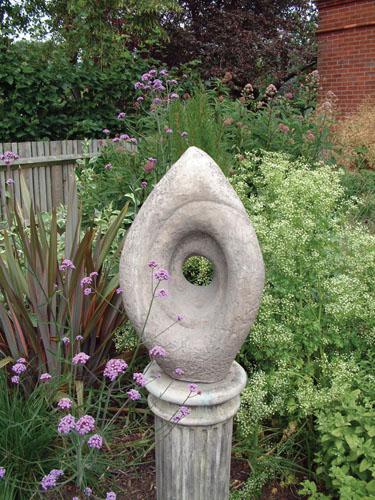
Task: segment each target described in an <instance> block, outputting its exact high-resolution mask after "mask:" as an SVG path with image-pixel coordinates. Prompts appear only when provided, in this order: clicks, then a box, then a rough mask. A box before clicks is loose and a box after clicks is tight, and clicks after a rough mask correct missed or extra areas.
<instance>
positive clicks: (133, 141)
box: [129, 137, 138, 144]
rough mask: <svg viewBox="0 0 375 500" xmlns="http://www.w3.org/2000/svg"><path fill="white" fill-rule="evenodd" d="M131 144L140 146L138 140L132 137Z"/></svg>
mask: <svg viewBox="0 0 375 500" xmlns="http://www.w3.org/2000/svg"><path fill="white" fill-rule="evenodd" d="M129 142H131V143H132V144H138V139H136V138H135V137H130V139H129Z"/></svg>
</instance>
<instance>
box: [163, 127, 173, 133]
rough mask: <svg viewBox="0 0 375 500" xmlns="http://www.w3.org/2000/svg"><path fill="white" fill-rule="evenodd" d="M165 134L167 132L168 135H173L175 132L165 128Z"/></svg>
mask: <svg viewBox="0 0 375 500" xmlns="http://www.w3.org/2000/svg"><path fill="white" fill-rule="evenodd" d="M164 132H165V133H166V134H173V130H172V129H171V128H170V127H165V128H164Z"/></svg>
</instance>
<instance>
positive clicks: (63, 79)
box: [0, 40, 149, 142]
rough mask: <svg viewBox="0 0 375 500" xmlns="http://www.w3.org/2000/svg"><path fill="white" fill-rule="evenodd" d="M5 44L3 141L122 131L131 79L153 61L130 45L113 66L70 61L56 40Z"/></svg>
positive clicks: (0, 83) (0, 85)
mask: <svg viewBox="0 0 375 500" xmlns="http://www.w3.org/2000/svg"><path fill="white" fill-rule="evenodd" d="M0 45H1V40H0ZM1 48H2V50H0V113H1V116H2V120H1V123H0V140H1V141H2V142H13V141H19V142H20V141H27V140H29V141H30V140H40V139H53V140H58V139H67V138H83V137H96V138H97V137H100V134H101V131H102V129H103V128H104V127H108V128H111V129H112V130H118V131H119V130H120V125H121V123H120V122H119V120H117V115H118V112H120V111H123V110H124V108H125V107H127V108H129V109H131V105H132V103H133V97H134V87H133V82H134V80H135V78H136V75H137V74H139V73H140V72H142V71H143V70H144V69H146V67H147V65H148V64H149V61H146V60H144V59H142V58H141V57H139V56H138V55H136V54H133V53H131V52H130V51H127V50H122V51H121V52H120V53H119V54H118V56H117V58H116V60H115V61H114V62H113V64H111V65H110V66H106V67H101V66H100V65H97V64H95V63H94V62H93V61H92V60H86V61H78V62H77V63H76V64H72V61H71V60H70V59H69V56H68V55H67V54H66V53H65V52H64V51H63V50H62V48H61V47H59V46H58V45H55V44H54V43H53V42H52V41H49V42H43V43H42V42H40V43H39V42H27V41H18V42H15V43H13V44H11V45H6V46H4V47H3V46H2V47H1Z"/></svg>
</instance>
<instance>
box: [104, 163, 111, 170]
mask: <svg viewBox="0 0 375 500" xmlns="http://www.w3.org/2000/svg"><path fill="white" fill-rule="evenodd" d="M104 170H112V163H106V164H105V165H104Z"/></svg>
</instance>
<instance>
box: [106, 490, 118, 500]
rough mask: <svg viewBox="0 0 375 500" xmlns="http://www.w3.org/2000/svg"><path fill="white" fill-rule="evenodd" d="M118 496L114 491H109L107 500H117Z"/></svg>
mask: <svg viewBox="0 0 375 500" xmlns="http://www.w3.org/2000/svg"><path fill="white" fill-rule="evenodd" d="M116 498H117V495H116V493H115V492H114V491H108V493H107V495H106V497H105V500H116Z"/></svg>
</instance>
